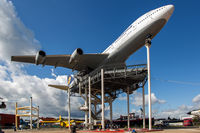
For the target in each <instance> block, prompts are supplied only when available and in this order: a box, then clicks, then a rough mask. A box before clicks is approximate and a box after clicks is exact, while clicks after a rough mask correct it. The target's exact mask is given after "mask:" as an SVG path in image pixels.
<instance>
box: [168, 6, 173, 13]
mask: <svg viewBox="0 0 200 133" xmlns="http://www.w3.org/2000/svg"><path fill="white" fill-rule="evenodd" d="M167 8H168V12H169V13H170V14H172V13H173V12H174V5H168V7H167Z"/></svg>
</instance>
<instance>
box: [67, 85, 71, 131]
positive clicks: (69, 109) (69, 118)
mask: <svg viewBox="0 0 200 133" xmlns="http://www.w3.org/2000/svg"><path fill="white" fill-rule="evenodd" d="M70 120H71V108H70V88H69V89H68V124H69V131H71V123H70Z"/></svg>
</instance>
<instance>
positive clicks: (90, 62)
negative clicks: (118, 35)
mask: <svg viewBox="0 0 200 133" xmlns="http://www.w3.org/2000/svg"><path fill="white" fill-rule="evenodd" d="M36 57H37V56H34V55H27V56H11V61H16V62H24V63H32V64H41V65H43V66H45V65H49V66H54V67H65V68H69V69H73V70H78V71H83V70H85V69H87V68H90V69H95V68H97V67H98V66H99V65H100V63H101V62H103V61H104V60H105V59H106V58H107V57H108V54H83V55H80V56H79V58H78V60H76V61H74V62H72V63H69V60H70V58H71V55H45V56H44V57H43V58H44V59H43V60H42V61H39V62H37V59H36Z"/></svg>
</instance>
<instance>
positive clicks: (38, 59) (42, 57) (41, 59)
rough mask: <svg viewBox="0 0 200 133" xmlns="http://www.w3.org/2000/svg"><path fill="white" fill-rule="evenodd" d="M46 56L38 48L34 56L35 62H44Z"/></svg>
mask: <svg viewBox="0 0 200 133" xmlns="http://www.w3.org/2000/svg"><path fill="white" fill-rule="evenodd" d="M45 58H46V53H45V52H44V51H42V50H40V51H39V52H38V53H37V54H36V56H35V64H36V65H38V64H44V62H45Z"/></svg>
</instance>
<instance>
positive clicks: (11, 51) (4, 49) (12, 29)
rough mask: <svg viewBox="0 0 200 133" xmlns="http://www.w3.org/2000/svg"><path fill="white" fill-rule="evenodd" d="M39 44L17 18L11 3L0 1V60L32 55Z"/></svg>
mask: <svg viewBox="0 0 200 133" xmlns="http://www.w3.org/2000/svg"><path fill="white" fill-rule="evenodd" d="M39 47H40V46H39V42H38V41H37V40H36V39H35V38H34V34H33V32H32V31H31V30H29V29H28V28H26V27H25V25H24V24H23V23H22V22H21V21H20V19H19V18H18V17H17V13H16V12H15V8H14V6H13V4H12V2H11V1H8V0H1V1H0V53H1V54H0V59H1V60H2V59H3V60H5V59H6V60H8V59H10V56H11V55H21V54H33V53H35V52H36V50H37V49H38V48H39Z"/></svg>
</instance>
